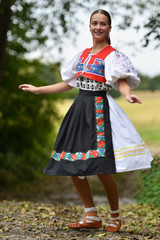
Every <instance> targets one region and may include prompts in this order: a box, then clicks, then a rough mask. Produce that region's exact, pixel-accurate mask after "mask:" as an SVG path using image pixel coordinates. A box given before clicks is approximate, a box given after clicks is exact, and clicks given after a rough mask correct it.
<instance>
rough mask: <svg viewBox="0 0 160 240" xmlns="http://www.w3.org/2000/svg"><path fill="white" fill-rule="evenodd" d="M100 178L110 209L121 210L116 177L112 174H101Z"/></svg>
mask: <svg viewBox="0 0 160 240" xmlns="http://www.w3.org/2000/svg"><path fill="white" fill-rule="evenodd" d="M98 177H99V179H100V180H101V182H102V184H103V186H104V189H105V192H106V195H107V198H108V202H109V205H110V209H111V210H112V211H114V210H117V209H118V208H119V202H118V190H117V184H116V181H115V179H114V177H113V176H112V175H111V174H99V175H98Z"/></svg>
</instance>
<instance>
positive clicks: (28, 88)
mask: <svg viewBox="0 0 160 240" xmlns="http://www.w3.org/2000/svg"><path fill="white" fill-rule="evenodd" d="M19 88H20V89H22V90H23V91H24V92H32V93H34V94H44V93H48V94H49V93H60V92H65V91H69V90H71V89H72V87H71V86H69V85H68V84H66V83H65V82H60V83H56V84H53V85H48V86H42V87H35V86H33V85H31V84H21V85H19Z"/></svg>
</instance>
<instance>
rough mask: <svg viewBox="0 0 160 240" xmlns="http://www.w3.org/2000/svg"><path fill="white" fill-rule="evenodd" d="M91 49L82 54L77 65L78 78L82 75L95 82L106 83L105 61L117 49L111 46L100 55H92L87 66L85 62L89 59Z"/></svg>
mask: <svg viewBox="0 0 160 240" xmlns="http://www.w3.org/2000/svg"><path fill="white" fill-rule="evenodd" d="M90 50H91V48H87V49H85V50H84V51H83V53H82V54H81V56H80V58H79V60H78V64H77V78H78V77H79V76H80V75H81V76H84V77H87V78H90V79H93V80H95V81H99V82H104V83H105V82H106V79H105V74H104V59H105V58H106V57H107V56H108V55H109V54H110V53H111V52H113V51H115V50H116V49H114V48H112V47H111V46H107V47H105V48H104V49H102V50H101V51H100V52H99V53H97V54H94V55H91V58H90V59H89V61H88V63H87V65H86V66H85V61H86V59H87V58H88V54H89V51H90Z"/></svg>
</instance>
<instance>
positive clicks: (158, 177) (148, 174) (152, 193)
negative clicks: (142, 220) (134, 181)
mask: <svg viewBox="0 0 160 240" xmlns="http://www.w3.org/2000/svg"><path fill="white" fill-rule="evenodd" d="M159 169H160V157H158V156H156V157H155V158H154V160H153V161H152V168H151V169H150V170H147V171H141V174H140V181H142V183H143V189H141V190H139V191H138V192H137V196H138V201H139V202H140V203H149V204H154V205H155V206H156V207H160V197H159V196H160V170H159Z"/></svg>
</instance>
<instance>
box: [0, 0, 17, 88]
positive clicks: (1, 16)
mask: <svg viewBox="0 0 160 240" xmlns="http://www.w3.org/2000/svg"><path fill="white" fill-rule="evenodd" d="M13 3H14V0H1V1H0V86H1V85H2V77H3V69H4V63H5V56H6V46H7V32H8V30H9V24H10V20H11V6H12V4H13Z"/></svg>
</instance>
